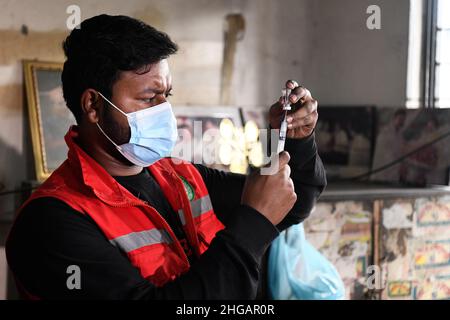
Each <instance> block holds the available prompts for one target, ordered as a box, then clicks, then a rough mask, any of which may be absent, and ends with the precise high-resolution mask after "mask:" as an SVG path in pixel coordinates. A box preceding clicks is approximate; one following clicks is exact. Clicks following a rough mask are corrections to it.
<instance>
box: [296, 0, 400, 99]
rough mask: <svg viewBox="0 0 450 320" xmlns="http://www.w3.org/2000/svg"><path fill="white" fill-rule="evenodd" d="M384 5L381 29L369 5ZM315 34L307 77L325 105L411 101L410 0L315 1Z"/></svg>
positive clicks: (312, 5) (313, 23)
mask: <svg viewBox="0 0 450 320" xmlns="http://www.w3.org/2000/svg"><path fill="white" fill-rule="evenodd" d="M371 4H377V5H379V6H380V8H381V30H369V29H367V28H366V18H367V17H368V15H367V14H366V9H367V7H368V6H369V5H371ZM310 9H311V14H310V17H311V20H310V24H311V25H312V26H313V32H312V33H313V35H314V36H313V37H312V39H311V42H310V43H309V45H311V48H310V50H309V56H308V58H309V61H311V62H312V63H310V64H308V65H307V70H306V77H307V78H306V79H307V81H306V80H305V81H304V82H305V83H307V84H308V86H310V87H311V88H312V90H314V91H313V92H314V93H315V94H316V95H317V97H319V98H320V102H321V103H322V104H328V105H348V104H353V105H361V104H374V105H378V106H388V107H399V106H404V105H405V102H406V76H407V62H408V60H407V57H408V28H409V16H408V14H409V0H396V1H388V0H384V1H373V0H358V1H352V0H339V1H332V0H321V1H314V2H311V8H310Z"/></svg>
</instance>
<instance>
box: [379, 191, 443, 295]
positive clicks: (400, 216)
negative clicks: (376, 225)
mask: <svg viewBox="0 0 450 320" xmlns="http://www.w3.org/2000/svg"><path fill="white" fill-rule="evenodd" d="M380 231H381V238H380V239H381V244H382V245H381V246H380V250H381V251H380V255H379V256H380V257H381V259H380V262H379V263H380V265H381V267H382V270H383V275H384V290H383V291H382V299H396V300H398V299H406V300H411V299H413V300H440V299H450V196H440V197H433V198H418V199H411V200H405V199H401V200H390V201H385V204H384V208H383V210H382V226H381V228H380Z"/></svg>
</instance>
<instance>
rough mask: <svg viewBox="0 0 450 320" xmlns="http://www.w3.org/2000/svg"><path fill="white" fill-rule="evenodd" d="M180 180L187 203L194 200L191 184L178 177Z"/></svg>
mask: <svg viewBox="0 0 450 320" xmlns="http://www.w3.org/2000/svg"><path fill="white" fill-rule="evenodd" d="M180 178H181V181H183V185H184V190H186V195H187V197H188V199H189V201H192V200H194V198H195V193H194V188H192V186H191V184H190V183H189V182H188V181H187V180H186V179H185V178H184V177H182V176H180Z"/></svg>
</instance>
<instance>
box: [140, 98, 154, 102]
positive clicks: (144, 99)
mask: <svg viewBox="0 0 450 320" xmlns="http://www.w3.org/2000/svg"><path fill="white" fill-rule="evenodd" d="M153 99H155V97H153V98H143V99H141V101H143V102H145V103H152V102H153Z"/></svg>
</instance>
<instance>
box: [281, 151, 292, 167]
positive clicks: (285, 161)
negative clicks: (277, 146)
mask: <svg viewBox="0 0 450 320" xmlns="http://www.w3.org/2000/svg"><path fill="white" fill-rule="evenodd" d="M290 159H291V156H290V155H289V152H287V151H283V152H281V153H280V156H279V162H280V166H279V168H280V169H282V168H283V167H284V166H286V165H287V164H288V162H289V160H290Z"/></svg>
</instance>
